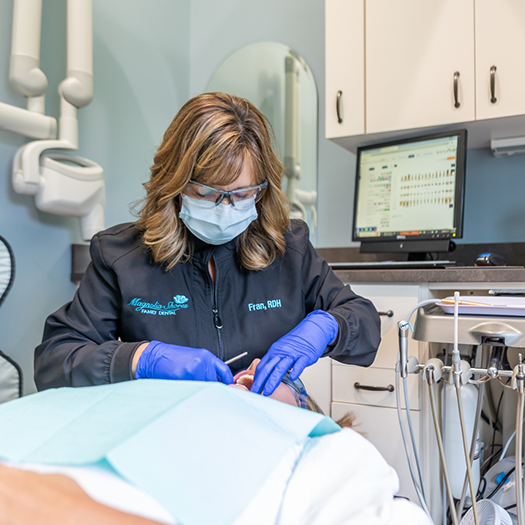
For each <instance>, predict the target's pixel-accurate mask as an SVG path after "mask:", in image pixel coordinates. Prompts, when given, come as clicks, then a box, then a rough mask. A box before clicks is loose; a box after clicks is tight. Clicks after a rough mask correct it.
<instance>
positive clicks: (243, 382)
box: [230, 359, 301, 406]
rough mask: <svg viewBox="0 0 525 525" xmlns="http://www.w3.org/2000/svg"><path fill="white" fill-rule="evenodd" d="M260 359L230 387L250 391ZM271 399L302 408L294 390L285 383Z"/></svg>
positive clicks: (235, 377) (243, 371)
mask: <svg viewBox="0 0 525 525" xmlns="http://www.w3.org/2000/svg"><path fill="white" fill-rule="evenodd" d="M260 361H261V360H260V359H254V360H253V361H252V363H251V365H250V366H249V367H248V368H247V369H246V370H241V371H240V372H238V373H237V374H235V376H234V377H233V384H232V385H230V386H232V387H234V388H240V389H242V390H250V389H251V387H252V385H253V377H254V375H255V369H256V368H257V365H258V364H259V362H260ZM269 397H271V398H272V399H276V400H277V401H282V402H283V403H287V404H288V405H293V406H301V404H300V403H299V402H298V399H297V396H296V395H295V394H294V392H293V391H292V388H291V387H289V386H288V385H285V384H284V383H281V384H280V385H279V386H278V387H277V388H276V389H275V392H274V393H273V394H271V395H270V396H269Z"/></svg>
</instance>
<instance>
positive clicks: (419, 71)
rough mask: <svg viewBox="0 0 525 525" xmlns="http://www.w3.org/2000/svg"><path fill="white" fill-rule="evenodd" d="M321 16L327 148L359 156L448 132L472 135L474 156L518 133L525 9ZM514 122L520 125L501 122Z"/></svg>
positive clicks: (383, 7)
mask: <svg viewBox="0 0 525 525" xmlns="http://www.w3.org/2000/svg"><path fill="white" fill-rule="evenodd" d="M325 6H326V11H325V12H326V136H327V138H331V139H334V140H335V142H337V143H338V144H341V145H343V146H344V147H347V148H348V149H350V150H352V151H355V147H356V146H357V145H359V144H362V143H364V142H366V141H367V140H368V141H370V140H380V139H383V140H384V139H386V138H390V137H393V136H395V134H396V133H397V134H399V132H400V131H403V130H414V129H421V128H436V127H437V126H443V125H447V126H452V127H456V128H457V127H466V128H467V129H468V130H469V147H486V146H489V143H490V139H491V138H506V137H511V136H516V134H517V133H518V134H519V133H520V132H519V130H520V129H521V127H522V124H524V123H525V97H523V93H524V92H525V63H523V61H520V60H519V58H518V57H520V56H521V55H522V54H523V52H524V51H525V30H524V28H525V2H523V0H501V1H499V2H493V1H491V0H434V1H432V2H428V1H427V2H423V1H421V0H326V4H325ZM493 68H495V69H493ZM491 70H492V71H493V74H491ZM456 74H459V76H456ZM455 78H456V80H455ZM491 79H493V80H494V84H493V85H494V96H492V91H491ZM340 92H342V95H341V96H340V99H342V105H343V109H342V113H341V112H340V114H339V115H338V114H337V111H336V101H337V94H338V93H340ZM509 116H513V117H519V118H518V121H519V122H517V121H516V119H505V120H503V121H502V120H501V119H500V118H499V117H509ZM341 117H342V122H340V120H341ZM488 119H494V120H492V121H491V122H488ZM521 134H522V133H521ZM352 137H354V138H352ZM359 137H361V138H359Z"/></svg>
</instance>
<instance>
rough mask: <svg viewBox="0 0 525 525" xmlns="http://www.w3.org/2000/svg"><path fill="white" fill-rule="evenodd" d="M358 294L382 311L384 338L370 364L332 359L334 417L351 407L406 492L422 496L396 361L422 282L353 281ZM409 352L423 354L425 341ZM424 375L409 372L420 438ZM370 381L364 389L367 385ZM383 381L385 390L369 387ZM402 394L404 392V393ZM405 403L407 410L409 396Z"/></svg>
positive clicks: (381, 385) (411, 342)
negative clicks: (408, 450)
mask: <svg viewBox="0 0 525 525" xmlns="http://www.w3.org/2000/svg"><path fill="white" fill-rule="evenodd" d="M351 287H352V290H353V291H354V292H355V293H357V294H358V295H362V296H363V297H366V298H367V299H370V300H371V301H372V302H373V303H374V306H375V307H376V309H377V310H378V311H379V312H380V313H383V314H390V313H391V317H389V316H388V315H382V316H381V344H380V346H379V350H378V352H377V356H376V359H375V360H374V363H373V364H372V366H371V367H369V368H361V367H358V366H351V365H344V364H341V363H338V362H337V361H333V363H332V418H333V419H335V420H337V419H339V418H341V417H342V416H344V415H345V414H346V413H348V412H351V413H353V414H354V415H355V418H356V430H357V431H358V432H361V433H363V434H364V435H365V437H366V438H367V439H369V440H370V441H371V442H372V443H373V444H374V445H375V447H376V448H377V449H378V450H379V452H381V454H382V455H383V456H384V458H385V459H386V460H387V462H388V463H389V464H390V465H391V466H393V467H394V468H395V469H396V471H397V473H398V476H399V480H400V491H399V494H400V495H404V496H407V497H409V498H410V499H411V500H412V501H415V502H417V496H416V493H415V490H414V488H413V486H412V480H411V477H410V471H409V469H408V463H407V460H406V455H405V451H404V448H403V442H402V440H401V431H400V428H399V423H398V419H397V410H396V407H397V403H396V393H395V390H392V388H391V387H394V388H395V367H396V362H397V355H398V349H399V342H398V341H399V340H398V328H397V323H398V322H399V321H400V320H402V319H405V318H406V317H407V315H408V314H409V313H410V311H411V310H412V309H413V308H414V307H415V306H416V305H417V304H418V303H419V302H420V294H421V291H420V287H419V286H418V285H410V284H390V283H389V284H380V283H377V284H375V283H374V284H372V283H371V284H368V283H367V284H356V285H351ZM408 344H409V347H408V353H409V355H414V356H416V357H418V358H420V359H422V358H423V356H421V357H420V355H419V354H420V352H419V343H418V342H417V341H414V340H413V339H412V338H409V340H408ZM420 383H421V382H420V380H419V377H418V376H415V375H412V376H409V377H408V393H409V394H408V397H409V403H410V408H411V410H410V414H411V415H412V422H413V424H414V432H415V434H416V439H417V440H419V437H418V436H419V430H420V428H419V425H420V423H419V421H420V418H419V410H420V407H421V402H420V397H421V396H420V387H421V385H420ZM363 386H364V387H365V389H363V388H362V387H363ZM367 387H379V388H380V390H368V389H366V388H367ZM401 398H403V396H402V395H401ZM401 407H402V408H403V412H406V411H405V410H404V407H405V405H404V402H403V401H402V403H401Z"/></svg>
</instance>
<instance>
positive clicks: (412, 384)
mask: <svg viewBox="0 0 525 525" xmlns="http://www.w3.org/2000/svg"><path fill="white" fill-rule="evenodd" d="M395 374H396V373H395V371H394V370H392V369H388V368H375V367H371V368H362V367H359V366H353V365H343V364H341V363H337V362H335V361H334V362H333V365H332V401H339V402H343V403H356V404H359V405H370V406H378V407H389V408H396V407H397V403H396V393H395V392H388V391H380V392H374V391H369V390H360V389H357V388H356V387H355V386H354V385H355V383H356V382H357V383H360V384H361V385H369V386H381V387H385V386H388V385H392V386H395ZM407 382H408V402H409V403H410V408H411V410H419V409H420V402H419V397H420V396H419V388H420V382H421V375H419V374H417V375H416V374H410V375H409V376H408V378H407ZM399 387H400V388H401V391H400V392H399V394H400V396H401V407H402V408H404V406H405V402H404V394H403V383H402V381H401V380H400V381H399Z"/></svg>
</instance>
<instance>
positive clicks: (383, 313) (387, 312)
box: [377, 310, 394, 317]
mask: <svg viewBox="0 0 525 525" xmlns="http://www.w3.org/2000/svg"><path fill="white" fill-rule="evenodd" d="M377 313H378V314H379V315H380V316H381V317H394V312H393V311H392V310H387V311H386V312H377Z"/></svg>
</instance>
